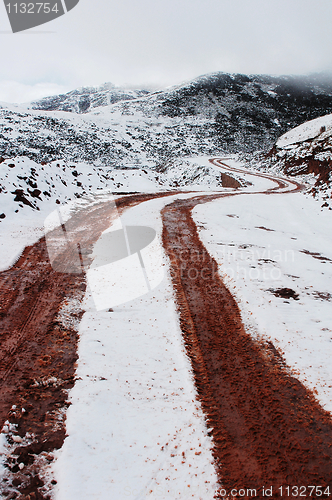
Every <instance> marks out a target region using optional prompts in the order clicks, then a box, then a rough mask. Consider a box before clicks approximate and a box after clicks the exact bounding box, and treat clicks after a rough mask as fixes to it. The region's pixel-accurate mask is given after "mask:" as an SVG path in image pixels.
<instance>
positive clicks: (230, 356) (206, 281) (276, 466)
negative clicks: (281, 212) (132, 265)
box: [162, 158, 332, 498]
mask: <svg viewBox="0 0 332 500" xmlns="http://www.w3.org/2000/svg"><path fill="white" fill-rule="evenodd" d="M212 163H213V164H215V165H216V166H222V167H226V168H227V169H229V170H232V169H231V168H230V167H228V165H225V164H223V162H222V161H220V160H218V159H216V158H215V159H213V160H212ZM234 170H236V171H237V172H241V173H248V172H245V171H242V170H240V169H234ZM250 175H255V176H258V177H264V178H266V179H269V180H272V181H273V182H275V183H276V186H275V187H273V188H270V189H267V190H266V191H265V194H277V193H278V192H282V193H285V192H289V193H292V192H296V191H300V190H301V189H302V186H301V185H300V184H298V183H296V182H293V181H289V180H286V179H280V180H279V179H276V178H272V177H269V176H267V175H265V174H264V175H261V174H256V173H255V174H250ZM285 188H288V189H287V191H285ZM240 194H241V193H240V192H237V193H234V192H233V193H226V194H219V195H203V196H197V197H195V198H191V199H189V200H188V199H187V200H176V201H174V202H173V203H171V204H169V205H167V206H166V207H165V208H164V209H163V210H162V218H163V244H164V247H165V250H166V253H167V254H168V257H169V259H170V270H171V276H172V281H173V286H174V289H175V292H176V297H177V303H178V308H179V314H180V325H181V329H182V332H183V336H184V340H185V345H186V348H187V353H188V356H189V357H190V359H191V363H192V366H193V371H194V374H195V382H196V386H197V390H198V394H199V397H200V399H201V402H202V406H203V409H204V412H205V414H206V418H207V422H208V425H209V426H210V427H212V429H213V430H212V435H213V439H214V443H215V448H214V450H213V452H214V457H215V461H216V467H217V471H218V475H219V479H220V485H222V487H223V488H225V490H226V491H227V492H228V494H229V492H230V491H231V489H232V488H236V489H238V490H239V489H241V488H244V489H247V488H248V489H253V490H256V496H257V497H262V487H263V486H265V487H267V486H269V487H270V486H272V487H273V494H272V498H280V496H281V495H280V490H279V489H278V488H279V487H280V486H284V487H285V486H287V485H289V486H291V487H292V486H299V487H300V486H309V485H317V486H319V485H320V486H323V487H324V488H326V487H327V486H330V492H331V486H332V484H331V483H332V449H331V442H332V421H331V416H330V414H329V413H328V412H326V411H325V410H324V409H323V408H322V407H321V406H320V405H319V403H318V402H317V401H316V399H315V397H314V395H313V394H312V393H311V392H310V391H309V390H308V389H307V388H305V387H304V386H303V385H302V384H301V383H300V382H299V381H298V380H297V379H296V378H295V377H293V376H292V373H291V371H290V370H289V369H288V368H287V366H286V365H285V363H284V362H283V359H282V358H281V356H280V355H279V353H278V352H277V350H276V349H275V348H274V346H273V345H272V344H271V343H267V344H265V345H262V344H260V343H259V342H257V341H256V340H253V339H252V338H251V336H250V335H249V334H247V333H246V331H245V329H244V326H243V324H242V321H241V315H240V311H239V308H238V306H237V304H236V301H235V300H234V298H233V297H232V295H231V294H230V292H229V291H228V290H227V288H226V287H225V285H224V284H223V283H222V280H221V278H220V277H219V275H218V272H217V269H218V266H217V263H216V261H215V260H214V259H213V258H212V257H211V256H210V255H209V254H208V252H207V251H206V249H205V247H204V245H203V244H202V242H201V240H200V238H199V236H198V232H197V228H196V225H195V222H194V220H193V219H192V216H191V211H192V209H193V208H194V207H195V206H196V205H197V204H199V203H206V202H209V201H212V200H214V199H216V198H221V197H226V196H238V195H240ZM243 194H244V193H243ZM245 194H246V195H248V194H258V192H251V193H245ZM259 194H264V192H259ZM284 492H285V489H284ZM220 495H221V496H223V495H224V493H223V494H220ZM253 496H255V495H253V494H252V493H249V494H248V495H245V496H243V498H253ZM311 496H312V497H315V496H316V494H315V493H313V494H312V495H311ZM318 496H320V495H319V493H317V497H318ZM270 498H271V497H270Z"/></svg>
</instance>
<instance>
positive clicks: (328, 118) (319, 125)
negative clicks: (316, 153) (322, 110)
mask: <svg viewBox="0 0 332 500" xmlns="http://www.w3.org/2000/svg"><path fill="white" fill-rule="evenodd" d="M331 130H332V114H330V115H325V116H320V117H319V118H315V120H310V121H308V122H305V123H302V124H301V125H299V126H298V127H295V128H293V129H292V130H290V131H289V132H286V134H284V135H282V136H281V137H280V138H279V139H278V140H277V143H276V146H277V148H285V147H286V146H290V145H293V144H297V143H300V142H304V141H309V140H311V139H315V138H317V137H318V136H320V135H323V134H324V133H325V134H324V136H325V137H329V136H330V135H331Z"/></svg>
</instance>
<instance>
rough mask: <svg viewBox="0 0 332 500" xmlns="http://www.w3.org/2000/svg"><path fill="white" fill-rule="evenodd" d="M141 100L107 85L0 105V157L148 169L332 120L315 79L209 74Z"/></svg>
mask: <svg viewBox="0 0 332 500" xmlns="http://www.w3.org/2000/svg"><path fill="white" fill-rule="evenodd" d="M144 92H145V94H144ZM142 93H143V94H144V95H141V94H140V93H139V92H138V91H131V93H130V92H129V93H128V92H126V91H123V92H121V91H120V90H119V89H117V90H116V89H115V90H114V88H113V87H112V86H111V85H109V84H107V85H105V86H104V87H101V88H99V89H83V90H80V91H73V92H70V93H69V94H66V95H64V96H56V97H48V98H45V99H43V100H42V101H39V102H35V103H33V104H31V106H30V108H31V109H22V110H19V109H18V108H17V107H13V106H6V105H3V106H2V108H1V109H0V137H1V139H2V141H1V145H0V156H3V157H4V158H10V157H13V156H26V157H28V158H30V159H33V160H34V161H37V162H41V161H46V162H49V161H54V160H60V159H61V160H66V161H84V162H88V163H91V164H94V165H105V166H107V167H109V166H112V167H113V168H114V167H119V166H122V167H123V166H126V165H127V166H130V167H131V168H132V167H133V165H136V166H138V165H142V164H143V165H145V166H147V167H149V166H152V167H154V166H155V165H157V164H163V163H165V162H167V161H168V160H170V159H173V158H175V157H179V156H181V157H183V156H195V155H201V154H204V155H210V154H215V153H216V152H226V153H237V152H239V151H244V152H253V151H257V150H262V149H270V148H271V147H272V146H273V144H274V143H275V141H276V140H277V138H278V137H279V136H280V135H282V134H283V133H285V132H286V131H287V130H289V129H290V128H292V127H295V126H297V125H299V124H300V123H303V122H304V121H307V120H310V119H313V118H316V117H318V116H321V115H324V114H326V113H329V112H331V113H332V83H331V81H330V80H329V79H328V78H327V77H326V78H324V77H323V76H312V77H303V78H299V77H291V76H287V77H286V76H285V77H272V76H245V75H228V74H224V73H216V74H213V75H207V76H203V77H200V78H198V79H196V80H194V81H192V82H189V83H187V84H184V85H179V86H176V87H172V88H169V89H166V90H165V91H159V92H152V93H146V91H144V90H143V91H142ZM119 99H123V100H119ZM114 100H117V102H114ZM28 108H29V107H28ZM64 110H66V111H64ZM68 111H71V112H70V113H69V112H68Z"/></svg>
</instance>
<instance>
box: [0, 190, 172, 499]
mask: <svg viewBox="0 0 332 500" xmlns="http://www.w3.org/2000/svg"><path fill="white" fill-rule="evenodd" d="M170 194H174V193H161V194H157V195H156V194H151V195H133V196H126V197H123V198H120V199H118V200H117V202H116V204H117V208H118V212H120V213H121V212H122V211H123V210H124V209H126V208H128V207H131V206H134V205H136V204H138V203H141V202H142V201H146V200H149V199H151V198H155V197H158V196H166V195H170ZM115 216H116V213H114V209H113V208H112V206H111V205H109V204H107V203H101V204H99V205H95V206H93V207H92V208H90V209H86V210H82V211H81V212H79V213H78V214H76V215H75V216H73V217H72V219H70V221H69V222H68V224H67V225H66V226H67V229H68V228H69V229H70V231H71V234H72V233H73V232H75V234H77V241H79V242H80V246H81V248H84V250H85V258H86V256H87V255H89V253H91V251H92V246H93V244H94V243H95V242H96V241H97V239H98V238H99V236H100V234H101V233H102V231H104V230H105V229H106V228H107V227H109V225H110V223H111V221H112V219H114V217H115ZM87 220H88V221H89V224H88V225H87V224H86V221H87ZM74 243H75V241H74ZM62 257H63V259H64V261H66V262H67V263H68V266H69V268H70V267H73V266H71V261H73V260H74V259H75V258H74V255H73V254H72V252H71V250H70V249H69V250H66V251H65V252H64V254H63V256H62ZM74 264H75V262H74ZM85 288H86V282H85V276H84V274H82V273H79V274H66V273H59V272H56V271H54V270H53V268H52V267H51V265H50V262H49V258H48V252H47V248H46V242H45V238H42V239H41V240H39V241H38V242H37V243H36V244H34V245H33V246H30V247H27V248H26V249H25V250H24V252H23V254H22V256H21V258H20V259H19V261H18V262H17V263H16V264H15V265H14V266H13V267H12V268H11V269H9V270H7V271H4V272H1V273H0V379H1V386H0V429H1V428H2V426H3V424H4V423H5V421H6V420H8V421H9V422H10V423H12V424H17V432H16V433H15V434H16V435H17V436H20V437H23V436H25V434H26V433H27V432H28V433H31V434H32V435H33V438H32V439H31V440H30V441H31V443H29V444H28V445H18V446H17V447H16V449H14V455H15V456H14V457H11V458H10V459H9V460H8V462H7V464H6V465H7V467H8V469H10V470H11V471H12V473H13V474H10V475H9V476H8V477H9V479H8V478H5V479H4V482H3V485H2V487H1V486H0V491H1V493H2V498H4V499H5V498H6V499H9V498H20V499H21V498H26V499H28V498H29V499H31V500H32V499H36V500H38V499H43V498H49V497H48V496H47V495H46V494H45V493H43V480H42V479H41V478H40V477H39V476H38V464H37V462H38V460H37V459H38V455H40V454H42V453H43V454H44V456H46V459H47V460H49V461H51V460H52V456H51V454H49V455H47V453H48V452H50V451H52V450H54V449H57V448H60V447H61V446H62V443H63V440H64V438H65V425H64V417H63V411H61V410H63V409H64V408H66V406H67V405H68V403H67V393H68V389H70V388H71V387H72V386H73V384H74V377H75V361H76V359H77V354H76V350H77V342H78V335H77V331H76V329H75V326H74V325H72V326H67V327H65V326H64V325H63V323H62V322H61V321H60V320H59V319H58V318H57V315H58V312H59V310H60V309H61V308H62V307H63V306H64V305H65V304H66V303H67V302H68V301H70V300H71V299H77V300H78V303H79V301H80V300H81V298H82V296H83V294H84V291H85ZM83 312H84V311H82V310H80V308H79V306H78V308H77V311H76V313H74V315H75V314H76V319H77V321H79V319H80V317H81V316H82V314H83ZM71 318H72V319H73V313H71ZM13 405H16V408H13V409H12V406H13ZM22 408H23V409H24V410H25V411H22ZM8 441H9V443H10V444H14V441H13V440H12V439H11V437H9V438H8ZM19 464H24V468H23V469H22V470H20V468H19ZM36 464H37V465H36ZM11 481H12V482H11Z"/></svg>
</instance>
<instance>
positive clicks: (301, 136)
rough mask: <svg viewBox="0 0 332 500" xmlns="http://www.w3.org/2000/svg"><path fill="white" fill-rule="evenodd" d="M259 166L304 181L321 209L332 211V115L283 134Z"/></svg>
mask: <svg viewBox="0 0 332 500" xmlns="http://www.w3.org/2000/svg"><path fill="white" fill-rule="evenodd" d="M259 165H260V166H261V167H263V168H264V169H265V170H267V171H271V169H273V170H275V171H276V172H278V173H281V174H286V175H289V176H292V177H297V178H298V179H300V180H303V181H304V182H306V183H307V184H308V185H309V186H310V187H309V188H308V191H309V192H310V193H311V194H312V195H313V196H314V197H316V198H319V199H320V200H322V207H329V208H330V209H331V210H332V114H329V115H326V116H322V117H319V118H316V119H315V120H311V121H308V122H305V123H303V124H302V125H300V126H298V127H295V128H294V129H292V130H290V131H288V132H287V133H286V134H284V135H282V136H281V137H280V138H279V139H278V141H277V142H276V144H275V145H274V147H273V148H272V149H271V151H270V152H269V153H268V154H267V156H266V157H265V158H263V160H262V161H261V163H260V164H259V163H258V166H259ZM256 166H257V164H256Z"/></svg>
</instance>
